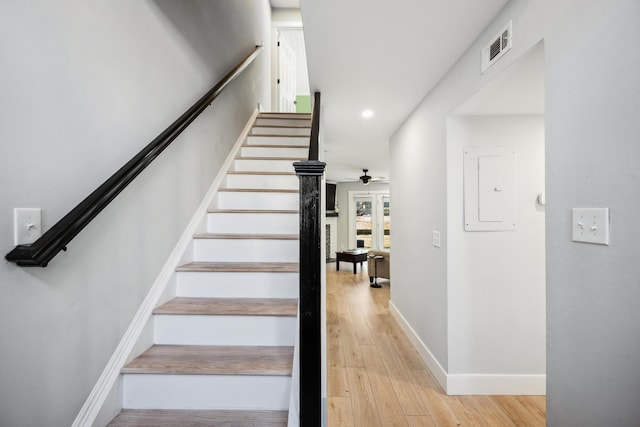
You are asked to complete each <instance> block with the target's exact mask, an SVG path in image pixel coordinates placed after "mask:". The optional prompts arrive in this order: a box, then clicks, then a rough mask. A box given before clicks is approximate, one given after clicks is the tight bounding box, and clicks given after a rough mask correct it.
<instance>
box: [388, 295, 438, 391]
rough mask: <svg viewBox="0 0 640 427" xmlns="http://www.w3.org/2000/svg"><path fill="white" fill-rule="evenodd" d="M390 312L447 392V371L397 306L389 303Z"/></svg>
mask: <svg viewBox="0 0 640 427" xmlns="http://www.w3.org/2000/svg"><path fill="white" fill-rule="evenodd" d="M389 311H390V312H391V315H392V316H393V318H394V319H396V322H398V325H400V328H401V329H402V331H403V332H404V333H405V334H406V335H407V338H409V341H411V343H412V344H413V346H414V347H415V348H416V350H418V354H420V357H422V360H424V363H426V364H427V368H429V370H430V371H431V373H432V374H433V376H434V377H435V379H436V381H438V384H440V386H441V387H442V388H443V389H444V390H447V371H446V370H445V369H444V368H443V367H442V365H441V364H440V362H438V359H436V357H435V356H434V355H433V353H431V351H430V350H429V348H428V347H427V346H426V344H425V343H424V342H423V341H422V340H421V339H420V337H419V336H418V334H416V331H415V330H414V329H413V328H412V327H411V325H410V324H409V322H407V319H405V318H404V316H403V315H402V314H401V313H400V311H399V310H398V308H397V307H396V306H395V304H394V303H393V302H391V301H389Z"/></svg>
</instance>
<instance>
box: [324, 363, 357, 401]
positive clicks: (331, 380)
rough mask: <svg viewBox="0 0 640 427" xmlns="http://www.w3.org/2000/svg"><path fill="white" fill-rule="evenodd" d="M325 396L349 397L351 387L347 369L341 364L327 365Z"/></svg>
mask: <svg viewBox="0 0 640 427" xmlns="http://www.w3.org/2000/svg"><path fill="white" fill-rule="evenodd" d="M327 377H328V384H327V396H328V397H350V396H351V388H350V386H349V377H348V376H347V369H346V368H345V367H343V366H329V367H327Z"/></svg>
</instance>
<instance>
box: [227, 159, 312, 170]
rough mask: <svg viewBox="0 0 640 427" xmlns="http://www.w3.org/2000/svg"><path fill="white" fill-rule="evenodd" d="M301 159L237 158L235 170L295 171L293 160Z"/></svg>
mask: <svg viewBox="0 0 640 427" xmlns="http://www.w3.org/2000/svg"><path fill="white" fill-rule="evenodd" d="M300 160H301V159H300ZM300 160H292V159H287V160H268V159H267V160H263V159H257V160H254V159H236V160H235V161H234V170H235V171H242V172H295V169H294V167H293V162H296V161H300Z"/></svg>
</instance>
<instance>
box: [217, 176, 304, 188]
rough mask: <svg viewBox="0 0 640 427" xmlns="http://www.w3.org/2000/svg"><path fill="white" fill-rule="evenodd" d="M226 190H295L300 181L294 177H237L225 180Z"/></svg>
mask: <svg viewBox="0 0 640 427" xmlns="http://www.w3.org/2000/svg"><path fill="white" fill-rule="evenodd" d="M226 181H227V182H226V188H249V189H251V188H253V189H256V188H259V189H271V190H297V189H299V188H300V181H299V179H298V177H297V176H295V175H237V174H230V175H227V178H226Z"/></svg>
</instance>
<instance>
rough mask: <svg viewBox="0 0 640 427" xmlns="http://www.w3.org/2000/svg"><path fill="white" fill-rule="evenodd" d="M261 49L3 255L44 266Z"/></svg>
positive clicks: (257, 49) (26, 264)
mask: <svg viewBox="0 0 640 427" xmlns="http://www.w3.org/2000/svg"><path fill="white" fill-rule="evenodd" d="M262 49H263V48H262V46H256V47H255V49H254V50H253V51H252V52H251V53H250V54H249V55H248V56H246V57H245V58H244V59H243V60H242V61H241V62H240V63H239V64H238V65H236V66H235V67H234V68H233V69H232V70H231V71H229V72H228V73H227V74H226V75H225V76H224V77H223V78H222V79H221V80H220V81H219V82H218V83H217V84H216V85H215V86H214V87H213V88H212V89H211V90H209V91H208V92H207V93H206V94H205V95H204V96H203V97H202V98H200V99H199V100H198V101H197V102H196V103H195V104H194V105H193V106H191V107H190V108H189V109H188V110H187V111H186V112H185V113H184V114H182V115H181V116H180V117H179V118H178V119H177V120H176V121H175V122H173V123H172V124H171V125H170V126H169V127H168V128H167V129H165V130H164V131H163V132H162V133H161V134H160V135H158V136H157V137H156V138H155V139H154V140H153V141H151V142H150V143H149V144H148V145H147V146H146V147H144V148H143V149H142V150H141V151H140V152H139V153H138V154H136V155H135V156H134V157H133V158H132V159H131V160H129V161H128V162H127V163H126V164H125V165H124V166H123V167H121V168H120V169H119V170H118V171H117V172H116V173H114V174H113V175H112V176H111V177H110V178H109V179H107V180H106V181H105V182H104V183H103V184H102V185H100V186H99V187H98V188H97V189H96V190H94V191H93V193H91V194H90V195H89V196H87V198H86V199H84V200H83V201H82V202H80V204H78V206H76V207H75V208H73V209H72V210H71V212H69V213H68V214H67V215H65V216H64V217H63V218H62V219H61V220H60V221H58V222H57V223H56V224H55V225H54V226H53V227H51V228H50V229H49V230H48V231H46V232H45V233H44V234H43V235H42V236H40V238H39V239H38V240H36V241H35V242H33V243H32V244H30V245H18V246H16V247H15V248H14V249H13V250H12V251H11V252H9V253H8V254H7V255H6V256H5V259H6V260H7V261H10V262H14V263H16V264H17V265H19V266H21V267H46V266H47V265H48V264H49V261H51V259H53V257H55V256H56V255H57V254H58V253H59V252H60V251H62V250H66V249H67V244H68V243H69V242H70V241H71V240H73V238H74V237H75V236H77V235H78V233H80V231H82V229H83V228H85V227H86V226H87V225H88V224H89V223H90V222H91V220H92V219H93V218H95V217H96V216H97V215H98V214H99V213H100V212H101V211H102V210H103V209H104V208H105V207H106V206H107V205H108V204H109V203H110V202H111V201H112V200H113V199H115V198H116V196H117V195H118V194H120V192H122V190H124V189H125V188H126V187H127V185H129V183H131V181H133V180H134V179H135V177H136V176H138V175H139V174H140V173H141V172H142V171H143V170H144V169H145V168H146V167H147V166H149V164H150V163H151V162H153V161H154V160H155V159H156V158H157V157H158V156H159V155H160V153H162V151H164V149H165V148H167V147H168V146H169V145H170V144H171V143H172V142H173V140H175V139H176V138H177V137H178V136H179V135H180V134H181V133H182V131H184V130H185V129H186V128H187V127H188V126H189V125H190V124H191V123H192V122H193V121H194V120H195V119H196V118H197V117H198V116H199V115H200V114H201V113H202V112H203V111H204V110H205V109H206V108H207V107H208V106H209V105H211V103H212V102H213V101H214V100H215V99H216V98H217V97H218V95H220V93H221V92H222V91H223V90H224V89H225V88H226V87H227V86H228V85H229V84H230V83H231V82H232V81H233V80H235V79H236V78H237V77H238V76H239V75H240V74H242V72H243V71H244V70H245V69H246V68H247V67H248V66H249V65H250V64H251V63H252V62H253V61H254V60H255V59H256V57H257V56H258V55H259V54H260V52H261V51H262Z"/></svg>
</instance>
